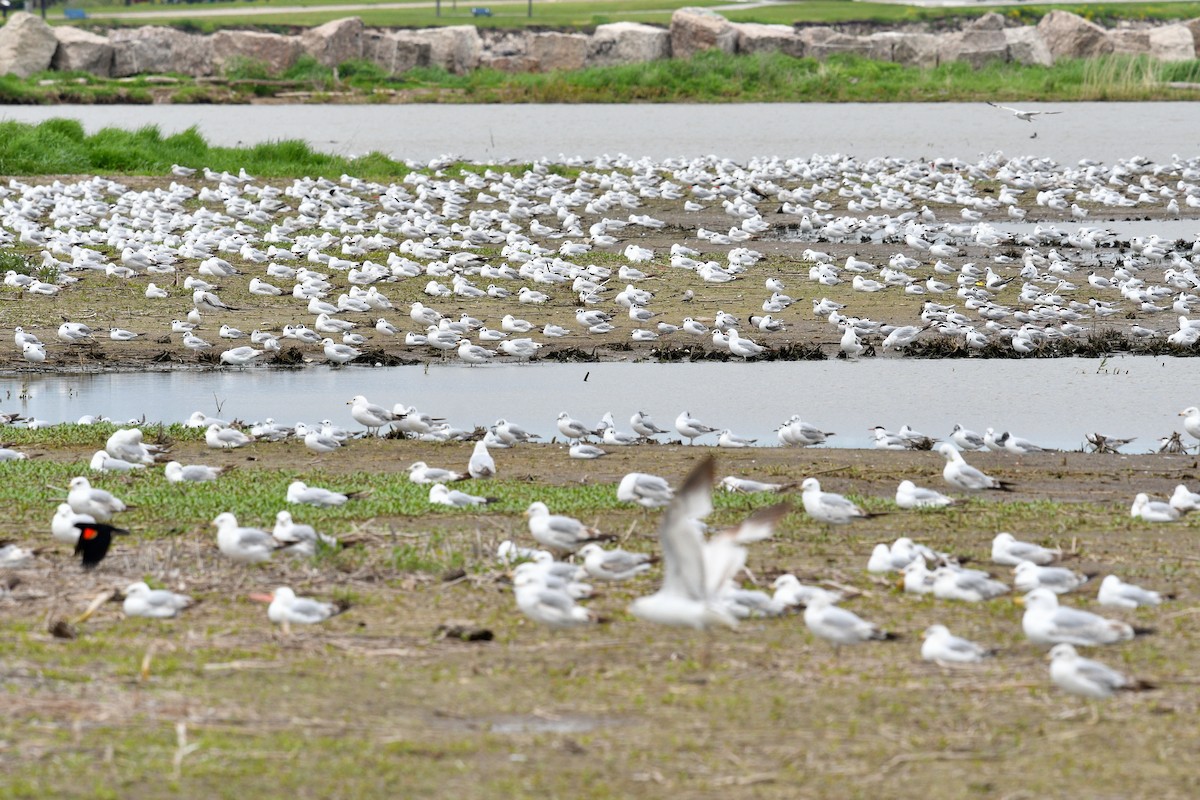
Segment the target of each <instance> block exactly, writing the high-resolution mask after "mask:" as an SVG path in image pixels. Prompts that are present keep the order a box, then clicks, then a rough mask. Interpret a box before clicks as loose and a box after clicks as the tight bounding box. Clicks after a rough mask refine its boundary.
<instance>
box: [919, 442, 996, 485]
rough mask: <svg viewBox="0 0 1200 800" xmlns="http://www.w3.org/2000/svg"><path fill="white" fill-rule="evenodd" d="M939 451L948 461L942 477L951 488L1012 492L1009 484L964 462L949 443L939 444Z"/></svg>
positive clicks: (943, 468)
mask: <svg viewBox="0 0 1200 800" xmlns="http://www.w3.org/2000/svg"><path fill="white" fill-rule="evenodd" d="M937 451H938V452H939V453H941V454H942V456H944V457H945V459H946V466H944V467H942V477H943V478H944V479H945V480H946V483H948V484H950V485H951V486H955V487H957V488H959V489H967V490H970V491H981V490H983V489H996V490H998V491H1002V492H1011V491H1012V487H1011V486H1010V485H1009V484H1008V483H1005V482H1004V481H1001V480H997V479H996V478H992V477H990V476H988V475H985V474H984V473H983V472H982V471H980V470H978V469H976V468H975V467H972V466H971V465H970V464H968V463H967V462H966V461H964V460H963V457H962V454H961V453H959V452H958V451H957V450H955V449H954V445H952V444H950V443H949V442H942V443H941V444H939V445H938V446H937Z"/></svg>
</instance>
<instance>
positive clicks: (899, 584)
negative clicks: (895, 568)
mask: <svg viewBox="0 0 1200 800" xmlns="http://www.w3.org/2000/svg"><path fill="white" fill-rule="evenodd" d="M896 588H897V589H899V590H900V591H904V578H901V579H900V580H898V581H896Z"/></svg>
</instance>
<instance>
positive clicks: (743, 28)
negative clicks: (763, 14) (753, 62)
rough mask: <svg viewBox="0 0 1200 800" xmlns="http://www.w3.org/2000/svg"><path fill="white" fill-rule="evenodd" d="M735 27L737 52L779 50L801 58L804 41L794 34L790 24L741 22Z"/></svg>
mask: <svg viewBox="0 0 1200 800" xmlns="http://www.w3.org/2000/svg"><path fill="white" fill-rule="evenodd" d="M734 27H735V28H737V34H738V38H737V51H738V52H739V53H747V54H748V53H773V52H779V53H783V54H784V55H788V56H792V57H794V58H803V57H804V55H805V53H804V41H803V40H802V39H801V38H800V37H799V36H797V35H796V29H795V28H793V27H792V26H791V25H764V24H762V23H759V22H743V23H740V24H738V25H735V26H734Z"/></svg>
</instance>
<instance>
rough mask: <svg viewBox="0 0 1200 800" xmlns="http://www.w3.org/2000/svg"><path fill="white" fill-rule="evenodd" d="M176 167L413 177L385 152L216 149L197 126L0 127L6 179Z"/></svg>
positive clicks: (277, 146)
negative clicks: (172, 130)
mask: <svg viewBox="0 0 1200 800" xmlns="http://www.w3.org/2000/svg"><path fill="white" fill-rule="evenodd" d="M172 164H190V165H193V166H197V167H199V166H208V167H210V168H212V169H213V170H216V171H218V172H219V171H223V170H230V171H233V172H235V173H236V172H237V171H238V169H239V167H242V166H244V165H246V164H253V165H254V169H255V171H256V172H257V173H258V174H260V175H263V176H272V177H281V176H297V175H307V174H318V173H321V174H326V175H332V174H338V173H344V172H354V174H356V175H358V176H361V177H364V178H372V177H384V176H387V177H395V176H397V175H403V174H404V173H406V172H407V171H408V170H407V169H406V168H405V166H404V165H403V164H401V163H399V162H397V161H393V160H391V159H390V158H388V157H386V156H384V155H381V154H379V153H370V154H368V155H365V156H363V157H362V158H359V159H354V160H352V159H348V158H344V157H342V156H335V155H328V154H325V153H318V152H315V151H314V150H313V149H312V148H310V147H309V146H308V145H307V144H306V143H304V142H302V141H297V140H287V141H278V142H267V143H263V144H259V145H255V146H254V147H250V148H231V147H211V146H209V144H208V143H207V142H205V141H204V139H203V138H202V137H201V136H200V134H199V132H197V130H196V129H195V128H189V129H188V130H186V131H183V132H182V133H177V134H174V135H172V136H163V135H162V133H161V132H160V131H159V129H158V127H157V126H154V125H148V126H146V127H144V128H140V129H138V130H136V131H125V130H120V129H117V128H105V129H104V130H101V131H98V132H97V133H95V134H92V135H90V136H89V135H87V134H86V133H85V132H84V130H83V125H81V124H80V123H79V122H78V121H76V120H66V119H53V120H47V121H46V122H43V123H41V124H39V125H29V124H26V123H21V122H0V174H7V175H39V174H64V173H70V174H80V173H85V172H87V173H90V172H105V173H125V174H143V175H151V174H160V175H161V174H163V173H165V172H168V171H169V170H170V168H171V165H172Z"/></svg>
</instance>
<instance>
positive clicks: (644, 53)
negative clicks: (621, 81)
mask: <svg viewBox="0 0 1200 800" xmlns="http://www.w3.org/2000/svg"><path fill="white" fill-rule="evenodd" d="M670 56H671V34H670V33H669V32H667V31H665V30H663V29H662V28H656V27H654V26H653V25H643V24H642V23H640V22H613V23H610V24H607V25H597V26H596V32H595V33H593V34H592V38H591V41H590V42H588V55H587V64H588V66H591V67H610V66H615V65H618V64H642V63H645V62H647V61H658V60H659V59H662V58H670Z"/></svg>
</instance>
